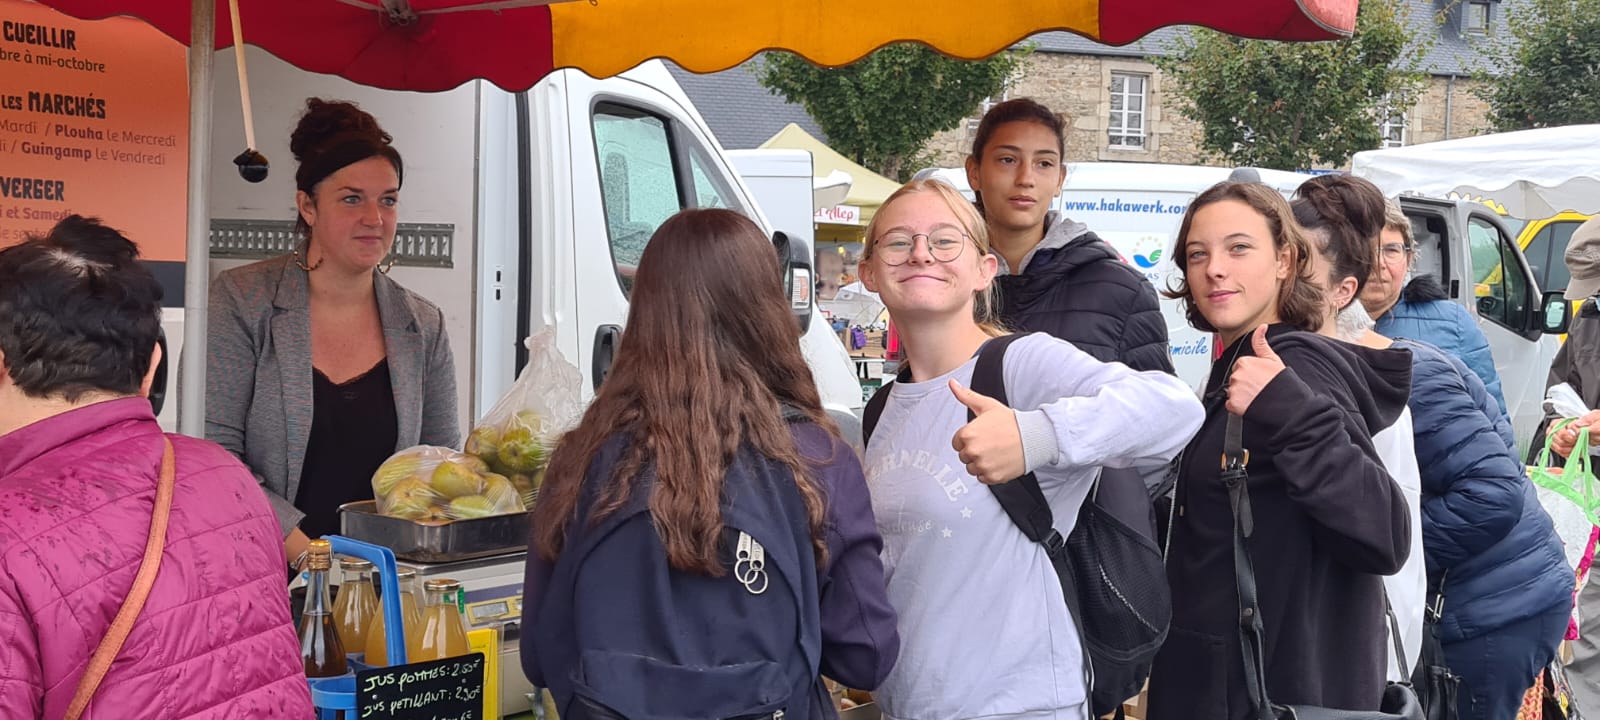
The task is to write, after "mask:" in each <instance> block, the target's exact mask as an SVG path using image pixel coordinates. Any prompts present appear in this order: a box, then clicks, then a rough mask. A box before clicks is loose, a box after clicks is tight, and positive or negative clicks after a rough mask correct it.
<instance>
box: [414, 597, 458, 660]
mask: <svg viewBox="0 0 1600 720" xmlns="http://www.w3.org/2000/svg"><path fill="white" fill-rule="evenodd" d="M422 587H423V590H424V591H426V593H427V597H428V604H427V606H426V607H424V608H423V609H422V626H421V628H419V630H418V631H417V634H416V635H415V636H413V637H412V638H410V639H409V641H408V642H407V643H406V653H407V654H408V655H410V658H409V659H410V660H411V662H423V661H425V660H438V659H440V658H447V657H455V656H457V655H465V654H467V653H468V652H471V648H469V647H468V646H467V624H466V622H465V621H464V620H462V619H461V609H460V606H459V605H457V604H456V600H457V597H458V596H459V595H460V593H461V583H460V582H458V581H455V580H450V579H448V578H439V579H437V580H429V581H427V582H425V583H423V584H422Z"/></svg>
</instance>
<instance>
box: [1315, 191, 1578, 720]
mask: <svg viewBox="0 0 1600 720" xmlns="http://www.w3.org/2000/svg"><path fill="white" fill-rule="evenodd" d="M1324 177H1325V178H1328V179H1327V180H1323V179H1322V178H1319V179H1318V182H1321V183H1326V184H1330V185H1334V186H1343V185H1356V184H1358V183H1363V182H1364V181H1360V180H1359V179H1357V178H1338V179H1335V176H1324ZM1307 184H1308V185H1309V184H1311V183H1309V182H1308V183H1307ZM1301 192H1302V195H1304V196H1305V197H1307V198H1315V197H1317V193H1315V192H1313V193H1306V192H1305V191H1304V188H1303V187H1302V191H1301ZM1344 194H1347V195H1353V194H1354V193H1351V192H1346V193H1344ZM1363 194H1365V195H1366V196H1367V197H1369V198H1374V199H1375V200H1374V204H1375V205H1376V207H1378V208H1384V207H1385V205H1384V204H1383V202H1382V195H1381V194H1379V192H1378V190H1377V188H1375V187H1369V188H1366V189H1365V192H1364V193H1363ZM1301 202H1303V201H1300V200H1297V201H1296V207H1295V210H1296V213H1295V214H1296V216H1297V217H1298V216H1300V215H1301V208H1302V206H1301V205H1300V203H1301ZM1351 204H1354V203H1351ZM1384 212H1385V213H1387V215H1386V217H1384V216H1380V222H1386V223H1388V224H1390V225H1393V224H1396V223H1404V222H1405V216H1404V215H1401V214H1400V213H1399V209H1398V208H1395V207H1394V206H1393V205H1392V204H1391V205H1388V206H1387V209H1385V210H1384ZM1358 215H1360V213H1350V217H1351V218H1355V217H1357V216H1358ZM1303 224H1306V223H1303ZM1307 226H1308V227H1309V228H1311V229H1310V230H1309V231H1308V234H1310V235H1312V236H1313V237H1317V236H1319V235H1322V234H1327V231H1326V230H1323V229H1321V228H1322V227H1323V226H1320V225H1317V224H1315V221H1312V223H1310V224H1307ZM1332 237H1334V238H1344V241H1343V242H1328V243H1326V244H1324V245H1323V253H1322V255H1323V256H1324V257H1325V258H1326V262H1325V263H1323V264H1326V265H1328V266H1331V267H1340V266H1344V267H1349V268H1358V267H1359V266H1360V265H1361V264H1362V263H1366V264H1367V265H1369V266H1371V267H1370V270H1357V269H1352V270H1350V271H1349V272H1370V273H1372V274H1373V275H1377V274H1380V273H1382V272H1384V269H1383V267H1381V266H1374V265H1373V262H1372V260H1373V258H1374V257H1378V256H1381V255H1384V254H1387V255H1389V256H1391V258H1390V259H1391V260H1398V259H1399V257H1400V256H1401V255H1402V254H1403V248H1401V247H1400V246H1399V245H1398V244H1392V245H1389V246H1385V245H1384V244H1383V240H1382V236H1381V235H1378V234H1374V235H1372V236H1371V237H1370V239H1358V238H1356V237H1354V236H1352V235H1350V234H1342V233H1337V232H1335V233H1333V234H1332ZM1374 250H1376V252H1374ZM1333 285H1335V286H1338V285H1339V284H1337V283H1334V284H1333ZM1342 285H1343V286H1345V287H1348V286H1349V285H1350V281H1349V280H1345V282H1344V283H1343V284H1342ZM1352 311H1353V312H1352ZM1337 325H1338V333H1339V337H1340V338H1341V339H1343V340H1346V341H1348V342H1356V343H1360V344H1362V345H1366V346H1368V347H1374V348H1385V347H1399V348H1404V349H1406V350H1409V351H1411V361H1412V372H1411V396H1410V398H1409V399H1408V401H1407V404H1408V406H1409V408H1410V412H1411V420H1412V427H1413V428H1414V430H1413V432H1414V435H1413V439H1414V447H1415V452H1416V459H1415V465H1416V466H1417V467H1418V468H1419V469H1420V479H1421V493H1422V497H1421V501H1422V508H1421V518H1420V526H1419V527H1417V528H1416V531H1417V532H1420V533H1421V535H1420V538H1418V537H1417V536H1415V535H1414V536H1413V542H1415V543H1416V546H1414V547H1413V554H1414V555H1415V554H1418V553H1420V554H1422V555H1423V556H1424V557H1425V558H1426V569H1427V575H1426V582H1427V585H1428V587H1429V588H1431V589H1432V592H1430V593H1429V594H1428V598H1429V600H1428V603H1427V604H1428V605H1430V606H1434V607H1441V608H1442V609H1443V614H1442V616H1440V617H1438V618H1436V619H1435V622H1437V623H1438V628H1437V632H1438V635H1439V640H1440V642H1441V644H1442V646H1443V650H1444V656H1445V657H1444V660H1445V664H1446V666H1447V667H1449V668H1450V669H1451V671H1453V672H1454V673H1455V674H1457V675H1459V676H1460V677H1461V678H1462V685H1461V688H1460V693H1459V694H1458V695H1457V710H1458V713H1459V717H1461V718H1463V719H1465V720H1492V719H1493V718H1510V717H1513V716H1514V715H1515V714H1516V708H1517V706H1518V704H1519V703H1521V702H1522V696H1523V692H1524V691H1525V690H1527V689H1528V687H1529V686H1530V685H1532V684H1533V682H1534V678H1535V677H1536V676H1537V675H1538V672H1539V669H1540V668H1542V667H1544V666H1545V665H1546V664H1548V663H1549V662H1550V661H1551V660H1552V659H1554V657H1555V653H1556V646H1557V645H1558V644H1559V642H1560V639H1561V636H1562V634H1563V633H1564V632H1565V630H1566V626H1567V615H1568V612H1569V610H1570V609H1571V603H1572V572H1571V570H1570V569H1569V568H1568V567H1567V564H1566V559H1565V557H1564V556H1563V555H1562V552H1561V542H1560V540H1559V539H1558V538H1557V537H1556V535H1555V528H1554V527H1553V526H1552V524H1551V522H1550V517H1549V515H1547V514H1546V513H1545V511H1544V508H1543V507H1541V506H1540V504H1539V500H1538V496H1537V494H1536V493H1535V491H1534V488H1533V483H1532V482H1530V481H1529V480H1528V478H1527V474H1526V473H1525V471H1524V468H1523V467H1522V465H1521V463H1518V462H1517V458H1516V454H1515V441H1514V439H1513V437H1512V433H1511V426H1510V425H1508V424H1507V423H1506V422H1505V419H1504V418H1503V417H1502V416H1501V415H1500V413H1499V412H1498V406H1497V405H1495V404H1494V400H1493V399H1491V398H1490V397H1489V393H1488V391H1487V390H1486V389H1485V388H1484V386H1483V381H1482V380H1480V379H1479V378H1478V376H1477V375H1476V374H1474V373H1473V372H1472V371H1471V370H1469V369H1467V366H1466V365H1465V364H1464V363H1462V362H1461V360H1460V359H1458V358H1455V357H1453V356H1450V355H1446V354H1444V353H1443V352H1441V351H1440V350H1439V349H1437V348H1435V347H1433V346H1431V345H1428V344H1426V343H1422V342H1418V341H1414V340H1391V339H1389V338H1385V337H1383V336H1382V335H1378V334H1377V333H1375V332H1373V331H1372V330H1371V329H1370V328H1371V326H1372V320H1371V317H1370V316H1369V315H1367V314H1366V311H1365V309H1363V308H1361V307H1360V306H1352V307H1350V308H1348V309H1347V310H1346V311H1345V312H1343V313H1341V314H1340V315H1339V317H1338V323H1337ZM1373 442H1374V444H1377V443H1378V442H1379V439H1378V437H1374V438H1373ZM1385 465H1386V466H1387V467H1388V468H1389V470H1390V472H1391V474H1394V475H1395V476H1396V477H1395V479H1396V481H1397V482H1402V484H1404V483H1403V481H1401V478H1400V474H1399V472H1398V471H1397V470H1396V467H1395V465H1396V464H1395V463H1391V462H1388V461H1387V459H1386V461H1385ZM1409 499H1410V498H1409V497H1408V500H1409ZM1413 520H1414V521H1416V520H1417V518H1415V517H1413ZM1413 562H1414V560H1408V561H1407V566H1406V569H1405V570H1403V571H1402V574H1404V573H1406V572H1408V571H1410V570H1411V569H1412V563H1413ZM1418 569H1419V570H1420V569H1421V568H1420V567H1419V568H1418ZM1401 578H1402V575H1394V576H1391V577H1389V578H1387V579H1386V582H1387V583H1388V585H1389V588H1390V592H1389V597H1390V601H1391V602H1393V603H1394V604H1395V612H1396V614H1397V615H1401V614H1402V607H1401V603H1399V602H1396V594H1397V593H1396V588H1395V582H1396V581H1397V580H1399V579H1401ZM1507 588H1516V591H1515V592H1510V593H1508V592H1507V591H1506V589H1507ZM1441 595H1442V597H1441ZM1420 599H1421V598H1418V600H1420ZM1418 609H1419V610H1420V608H1418ZM1406 612H1409V611H1406ZM1419 619H1420V618H1419ZM1405 623H1406V618H1404V617H1402V619H1401V624H1402V626H1404V625H1405ZM1417 641H1418V638H1416V637H1414V636H1413V635H1412V634H1411V633H1406V643H1407V644H1406V646H1405V649H1406V652H1407V653H1408V654H1409V655H1410V657H1409V662H1408V667H1410V668H1412V669H1415V668H1416V659H1417V657H1416V655H1417V648H1416V645H1415V644H1416V642H1417ZM1392 670H1393V668H1392V667H1391V675H1390V679H1391V680H1394V679H1396V678H1395V676H1394V675H1393V673H1392Z"/></svg>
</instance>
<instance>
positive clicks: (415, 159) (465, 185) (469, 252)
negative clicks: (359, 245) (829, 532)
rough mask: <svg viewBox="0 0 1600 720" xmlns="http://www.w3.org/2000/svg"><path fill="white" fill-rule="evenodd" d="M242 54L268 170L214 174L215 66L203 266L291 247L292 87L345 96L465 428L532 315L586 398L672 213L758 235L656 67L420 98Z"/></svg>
mask: <svg viewBox="0 0 1600 720" xmlns="http://www.w3.org/2000/svg"><path fill="white" fill-rule="evenodd" d="M248 62H249V68H250V85H251V87H250V90H251V95H252V97H253V103H254V107H255V111H256V118H255V120H256V122H255V126H256V135H257V137H258V138H259V139H260V143H261V145H262V147H261V148H260V149H261V150H262V152H264V153H265V154H266V155H267V156H268V157H269V158H270V159H271V160H272V162H273V166H272V170H271V174H270V176H269V177H268V178H267V180H266V181H264V182H262V183H260V184H250V183H246V182H245V181H243V180H242V179H240V178H239V177H238V176H237V175H235V174H234V173H232V172H227V171H226V170H225V169H227V168H230V159H231V158H232V157H233V155H234V154H236V153H237V152H238V151H239V150H240V149H242V148H244V147H245V141H244V128H243V123H242V121H241V118H240V114H239V112H238V97H239V95H238V86H237V78H236V77H235V76H234V75H233V74H231V73H218V74H217V83H216V88H215V97H216V107H215V114H214V118H215V120H214V139H213V142H212V156H213V157H212V167H213V168H215V169H214V170H213V175H212V180H211V185H212V188H211V207H210V211H211V217H212V229H211V238H212V241H211V242H212V258H213V259H212V261H211V267H210V271H211V273H212V275H213V276H215V275H216V274H217V273H219V272H221V271H223V270H225V269H227V268H229V267H234V266H237V265H240V264H243V263H246V262H250V261H253V260H255V259H259V258H263V257H270V256H273V255H277V254H280V253H284V252H287V251H288V250H289V249H290V247H291V245H292V243H293V242H294V240H295V238H294V233H293V232H292V225H293V220H294V217H295V211H294V181H293V176H294V170H295V168H294V164H293V157H292V156H291V155H290V153H289V150H288V141H289V134H290V132H291V130H292V129H293V128H294V124H295V122H296V120H297V118H298V116H299V114H300V112H302V111H303V109H304V107H305V98H307V97H311V96H319V97H324V98H337V99H344V100H350V101H354V102H356V103H358V104H359V105H360V106H361V107H362V108H363V109H365V110H367V111H369V112H371V113H372V114H373V115H374V116H376V117H377V118H378V121H379V122H380V123H382V124H383V126H384V128H385V129H386V130H387V131H389V133H390V134H392V135H393V136H394V138H395V145H396V147H397V148H399V150H400V152H401V153H402V155H403V156H404V157H405V161H406V174H405V184H404V187H403V189H402V191H401V196H400V197H401V201H400V228H399V232H398V233H397V240H396V244H395V250H396V252H397V253H398V255H399V258H400V261H399V264H397V265H396V266H395V267H394V269H393V271H392V276H393V277H394V278H395V279H396V280H398V281H399V282H400V283H401V284H402V285H405V286H406V287H408V288H410V289H412V290H414V291H416V292H418V293H420V294H421V295H423V296H424V297H427V298H428V299H429V300H431V301H433V302H434V303H436V304H438V305H439V306H440V307H441V308H442V309H443V311H444V314H445V320H446V322H447V324H448V329H449V333H450V343H451V346H452V350H453V351H454V354H455V360H456V373H457V383H456V385H457V387H458V388H459V389H460V392H461V397H460V403H459V405H460V408H461V421H462V424H463V428H465V427H467V426H469V423H470V422H471V421H472V420H475V419H476V418H477V417H479V416H480V415H481V414H483V413H484V412H486V411H487V410H488V409H489V408H490V407H491V406H492V405H493V404H494V402H495V400H496V399H497V398H499V397H500V396H501V395H502V394H503V393H504V392H505V391H506V390H508V389H509V388H510V386H511V384H512V382H513V380H514V378H515V375H516V371H517V370H518V369H519V368H520V367H521V364H522V362H523V360H524V358H525V352H526V351H525V350H523V349H522V346H521V340H522V338H524V337H526V336H527V335H528V334H530V332H531V331H532V330H536V329H537V328H539V327H541V326H551V327H554V328H555V330H556V333H557V336H558V347H559V348H560V350H561V352H562V353H563V354H564V355H565V356H566V358H567V359H568V360H569V361H571V362H572V363H573V364H574V365H576V366H578V368H579V369H580V370H581V371H582V372H583V376H584V393H585V397H586V398H587V397H589V396H591V395H592V392H593V389H594V387H596V386H597V385H598V384H599V382H600V380H601V378H603V377H604V375H605V372H606V370H607V369H608V368H609V367H610V364H611V361H612V356H613V353H614V351H615V348H616V344H617V340H618V338H619V336H620V333H621V331H622V326H623V323H624V321H625V320H626V318H627V312H628V286H629V282H630V276H631V273H632V272H633V266H634V265H635V264H636V263H637V262H638V259H639V256H640V253H641V252H642V251H643V248H644V245H645V243H646V242H647V241H648V240H649V238H650V235H651V234H652V233H653V232H654V231H655V229H656V227H657V226H659V225H660V224H661V222H662V221H663V220H665V219H666V218H667V217H668V216H669V215H671V214H672V213H674V212H677V211H678V210H680V209H682V208H689V207H726V208H733V209H736V210H740V211H742V212H744V213H745V214H746V215H748V216H750V217H751V218H753V219H755V220H756V222H757V224H759V225H761V226H762V227H764V228H769V229H770V228H771V226H770V225H769V224H768V222H767V220H766V218H765V216H764V215H763V214H762V212H761V209H760V208H759V206H757V205H756V203H755V202H754V201H753V200H752V197H751V194H750V192H749V191H748V189H747V188H746V187H745V185H744V183H743V181H742V180H741V179H740V178H739V176H738V175H737V174H736V173H734V172H733V170H732V168H731V167H730V165H729V162H728V160H727V157H726V156H725V154H724V153H723V150H722V148H721V146H720V145H719V144H718V143H717V141H716V139H715V138H714V137H713V136H712V134H711V132H710V130H709V129H708V128H707V127H706V125H705V122H704V120H702V118H701V117H700V114H699V113H698V112H697V111H696V110H695V108H694V106H693V105H692V104H691V103H690V101H689V99H688V97H687V96H686V95H685V94H684V93H683V91H682V89H681V88H679V86H678V84H677V83H676V82H675V81H674V80H673V79H672V76H671V75H670V74H669V73H668V72H667V70H666V68H665V67H664V66H662V65H661V64H660V63H659V62H654V61H652V62H649V63H645V64H644V65H641V66H639V67H638V68H635V69H633V70H630V71H628V72H626V73H623V74H622V75H620V76H618V77H614V78H609V79H604V80H598V79H595V78H592V77H589V76H588V75H585V74H583V73H580V72H577V71H572V70H563V71H559V72H556V73H554V74H552V75H550V76H549V77H547V78H545V79H544V80H543V81H541V82H540V83H539V84H538V85H536V86H534V87H533V88H532V89H530V90H529V91H527V92H526V93H507V92H504V91H502V90H500V89H498V88H496V87H494V86H493V85H490V84H487V83H484V82H481V81H480V82H470V83H467V84H464V85H462V86H461V87H458V88H456V89H454V90H451V91H448V92H442V93H431V94H430V93H412V92H395V91H386V90H378V89H373V88H368V87H364V86H361V85H356V84H353V83H350V82H348V81H345V80H343V79H340V78H337V77H333V76H327V75H318V74H313V73H308V72H305V71H301V70H298V69H296V68H294V67H292V66H290V65H288V64H287V63H284V62H282V61H280V60H278V59H277V58H274V57H272V56H271V55H269V54H267V53H266V52H263V51H261V50H258V49H257V48H254V47H250V48H249V49H248ZM807 223H808V227H807V230H808V232H806V233H805V235H807V236H809V218H808V219H807ZM790 244H791V247H790V248H788V250H789V253H790V254H791V256H792V258H793V262H792V263H791V267H790V272H791V282H793V279H796V278H797V279H798V280H799V282H798V287H795V288H794V290H795V292H794V294H793V297H794V299H795V304H796V314H797V316H800V317H801V319H802V322H803V323H804V322H805V320H806V318H807V317H808V316H809V314H810V312H811V309H812V307H813V306H812V300H811V295H812V293H811V292H810V287H811V281H810V270H809V267H810V263H811V251H810V249H809V247H806V246H805V245H806V243H804V242H803V241H802V242H795V243H790ZM704 260H705V262H708V263H715V262H717V259H716V258H705V259H704ZM181 322H182V318H181V315H178V316H176V317H173V318H172V319H171V321H170V322H168V323H167V326H166V334H167V337H168V339H169V342H170V343H172V345H173V347H172V348H170V349H171V350H172V351H173V352H172V353H171V354H172V355H173V356H174V357H176V356H178V355H179V353H181V352H182V348H181V347H179V346H178V345H179V343H180V342H181V338H182V336H183V335H182V332H181V329H180V328H181ZM806 324H807V330H806V332H805V333H804V335H803V338H802V340H801V347H802V349H803V351H804V353H805V355H806V358H807V360H808V362H809V363H810V365H811V368H812V371H813V373H814V375H815V377H816V379H817V385H818V387H819V390H821V391H822V396H823V402H824V404H825V405H826V407H827V409H828V411H829V414H830V415H831V416H832V417H833V418H834V419H835V420H836V421H838V422H839V423H840V425H841V426H842V427H843V428H844V429H845V430H846V432H847V433H855V434H857V435H858V434H859V427H860V424H859V420H858V413H859V410H860V407H861V404H862V403H861V393H860V388H859V385H858V384H857V383H856V382H855V374H854V371H853V367H852V363H851V361H850V359H849V356H848V354H847V353H846V352H845V350H844V348H843V346H842V345H841V344H840V343H839V341H838V339H837V338H836V337H835V336H834V335H833V334H832V333H830V332H829V330H828V328H827V327H826V324H825V323H821V322H818V323H806ZM188 355H189V356H190V357H189V359H190V360H191V361H192V360H195V359H198V358H203V357H204V353H203V351H201V352H193V351H191V352H189V353H188ZM173 367H175V365H174V366H173ZM169 387H176V373H171V375H170V382H169ZM730 400H732V398H730ZM164 405H165V407H164V408H163V410H162V412H161V417H162V419H163V421H164V423H166V424H167V426H168V427H172V426H173V424H174V420H175V413H176V410H175V408H176V405H177V403H176V402H174V398H171V397H168V398H167V401H166V402H165V403H164Z"/></svg>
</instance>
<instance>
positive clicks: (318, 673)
mask: <svg viewBox="0 0 1600 720" xmlns="http://www.w3.org/2000/svg"><path fill="white" fill-rule="evenodd" d="M306 569H307V570H308V571H310V579H309V582H308V583H307V585H306V609H305V613H304V614H303V615H302V616H301V618H300V659H301V660H303V661H304V663H305V668H306V677H334V676H338V675H343V674H344V673H345V671H346V670H347V667H346V663H345V657H344V644H343V643H341V642H339V630H338V627H337V626H336V625H335V623H334V621H333V603H332V602H330V601H329V600H328V573H329V571H331V570H332V569H333V546H331V545H329V544H328V541H327V540H312V541H311V548H310V551H309V555H308V556H307V559H306Z"/></svg>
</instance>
